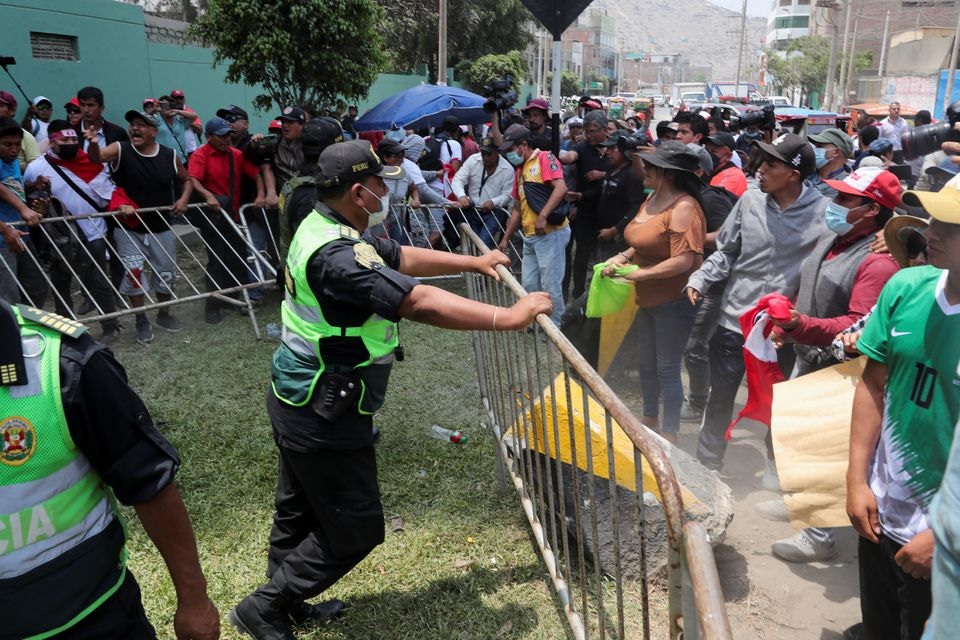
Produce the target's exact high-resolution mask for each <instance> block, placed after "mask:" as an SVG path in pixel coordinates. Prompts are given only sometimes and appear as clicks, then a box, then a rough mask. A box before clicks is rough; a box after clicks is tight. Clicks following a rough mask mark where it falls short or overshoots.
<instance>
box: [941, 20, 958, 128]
mask: <svg viewBox="0 0 960 640" xmlns="http://www.w3.org/2000/svg"><path fill="white" fill-rule="evenodd" d="M958 52H960V14H958V15H957V30H956V31H955V32H954V34H953V48H952V49H951V50H950V72H949V74H948V75H947V88H946V90H945V91H944V92H943V114H944V115H946V113H947V107H949V106H950V102H951V99H952V97H953V76H954V75H955V74H956V72H957V53H958Z"/></svg>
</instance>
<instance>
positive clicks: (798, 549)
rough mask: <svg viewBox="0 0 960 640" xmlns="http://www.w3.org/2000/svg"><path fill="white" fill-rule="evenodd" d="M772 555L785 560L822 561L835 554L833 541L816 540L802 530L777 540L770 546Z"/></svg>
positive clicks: (835, 548) (829, 558)
mask: <svg viewBox="0 0 960 640" xmlns="http://www.w3.org/2000/svg"><path fill="white" fill-rule="evenodd" d="M770 550H771V551H772V552H773V555H775V556H777V557H778V558H780V559H781V560H786V561H787V562H823V561H825V560H832V559H833V558H834V557H835V556H836V555H837V546H836V544H835V543H833V542H817V541H816V540H813V539H811V538H810V537H809V536H807V534H806V533H805V532H803V531H801V532H800V533H797V534H795V535H792V536H790V537H789V538H784V539H783V540H777V541H776V542H774V543H773V545H772V546H771V547H770Z"/></svg>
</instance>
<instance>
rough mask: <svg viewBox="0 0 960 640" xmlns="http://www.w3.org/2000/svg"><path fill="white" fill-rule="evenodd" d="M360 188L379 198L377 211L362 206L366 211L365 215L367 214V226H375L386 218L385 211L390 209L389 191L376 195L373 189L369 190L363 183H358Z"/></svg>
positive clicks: (387, 211)
mask: <svg viewBox="0 0 960 640" xmlns="http://www.w3.org/2000/svg"><path fill="white" fill-rule="evenodd" d="M360 188H361V189H364V190H366V191H367V192H368V193H369V194H370V195H372V196H373V197H374V198H379V199H380V210H379V211H370V210H369V209H367V208H366V207H364V208H363V210H364V211H366V212H367V216H369V217H368V219H367V228H368V229H369V228H370V227H375V226H377V225H378V224H380V223H381V222H383V221H384V220H386V219H387V213H389V211H390V192H389V191H387V193H385V194H384V195H382V196H377V194H375V193H374V192H373V191H370V189H367V188H366V187H365V186H364V185H360Z"/></svg>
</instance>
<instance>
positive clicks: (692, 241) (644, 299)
mask: <svg viewBox="0 0 960 640" xmlns="http://www.w3.org/2000/svg"><path fill="white" fill-rule="evenodd" d="M640 159H641V160H642V161H643V165H644V169H645V178H644V186H646V187H647V188H650V189H653V193H651V194H650V197H648V198H647V200H646V201H645V202H644V203H643V205H642V206H641V207H640V211H638V212H637V214H636V216H634V218H633V220H631V221H630V223H629V224H627V227H626V229H625V230H624V239H625V240H626V242H627V244H628V245H630V248H629V249H627V250H626V251H623V252H621V253H618V254H616V255H614V256H613V257H612V258H610V259H609V260H607V264H609V265H611V266H610V267H608V268H607V269H605V270H604V272H603V273H604V275H608V276H609V275H612V274H613V269H614V267H617V266H623V265H627V264H636V265H639V266H640V268H639V269H637V270H636V271H633V272H632V273H631V274H629V275H628V276H627V278H628V279H630V280H632V281H633V283H634V286H635V288H636V299H637V306H638V307H639V310H638V311H637V318H636V320H635V322H637V323H638V324H639V327H638V328H639V335H640V386H641V390H642V393H643V423H644V424H645V425H646V426H648V427H650V428H651V429H654V430H659V431H660V434H661V435H662V436H663V437H664V438H666V439H667V440H669V441H670V442H673V443H676V441H677V432H678V431H679V430H680V405H681V404H683V384H682V382H681V381H680V368H681V364H682V361H683V350H684V347H685V346H686V344H687V338H688V337H689V336H690V331H691V329H692V328H693V322H694V319H695V318H696V313H697V310H696V308H695V307H694V306H693V305H691V304H690V302H689V301H688V300H687V299H686V297H685V296H684V295H683V288H684V287H685V286H686V282H687V277H688V276H689V275H690V274H691V273H693V272H694V271H696V270H697V269H698V268H699V267H700V264H701V263H702V262H703V243H704V237H705V236H706V218H705V217H704V212H703V204H702V202H701V200H700V190H701V187H702V182H701V180H700V178H698V177H697V175H696V174H695V173H694V171H696V169H697V168H698V167H699V159H698V158H697V155H696V153H694V152H693V151H692V150H691V149H689V148H687V146H686V145H684V144H683V143H680V142H675V141H667V142H664V143H663V144H662V145H661V146H660V147H658V148H657V149H656V151H654V152H653V153H645V154H641V155H640ZM661 396H662V398H663V421H662V422H661V421H660V399H661Z"/></svg>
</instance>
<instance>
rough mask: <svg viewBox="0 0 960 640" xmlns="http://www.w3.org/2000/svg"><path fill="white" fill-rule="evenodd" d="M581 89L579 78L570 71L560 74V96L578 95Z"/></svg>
mask: <svg viewBox="0 0 960 640" xmlns="http://www.w3.org/2000/svg"><path fill="white" fill-rule="evenodd" d="M581 89H582V83H581V82H580V76H578V75H577V74H575V73H574V72H572V71H563V72H561V73H560V95H563V96H576V95H580V93H581Z"/></svg>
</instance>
